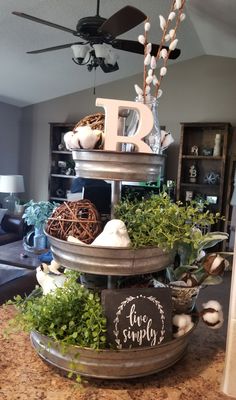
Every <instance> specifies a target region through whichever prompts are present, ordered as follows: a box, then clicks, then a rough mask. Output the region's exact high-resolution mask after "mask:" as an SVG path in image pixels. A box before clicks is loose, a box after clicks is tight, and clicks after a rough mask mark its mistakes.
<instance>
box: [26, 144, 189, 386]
mask: <svg viewBox="0 0 236 400" xmlns="http://www.w3.org/2000/svg"><path fill="white" fill-rule="evenodd" d="M72 155H73V159H74V161H75V169H76V175H77V176H79V177H84V178H97V179H105V180H109V181H111V186H112V193H111V205H112V207H111V217H113V210H114V205H115V204H116V203H117V202H118V201H119V199H120V196H121V184H122V181H133V182H139V181H155V180H157V178H158V176H159V174H160V170H161V167H162V166H163V163H164V156H161V155H156V154H145V153H122V152H110V151H101V150H93V151H85V150H78V151H73V152H72ZM47 236H48V239H49V242H50V246H51V251H52V254H53V257H54V259H55V260H56V261H57V262H59V263H60V264H61V265H63V266H64V267H66V268H69V269H73V270H76V271H79V272H83V273H87V274H96V275H101V276H102V275H103V276H104V275H106V276H107V287H108V288H110V289H112V288H113V287H114V282H113V277H115V276H129V275H139V274H147V273H151V272H157V271H160V270H163V269H164V268H166V267H167V266H168V265H169V264H170V262H171V261H172V259H171V255H170V254H168V253H164V252H163V251H162V250H161V249H159V248H141V249H132V248H115V247H98V246H88V245H80V244H74V243H70V242H66V241H63V240H60V239H57V238H55V237H52V236H50V235H47ZM191 333H192V330H191V331H189V332H188V333H187V334H185V335H183V336H181V337H179V338H177V339H173V340H171V341H168V342H166V343H164V344H160V345H158V346H154V347H143V348H133V349H122V350H113V349H105V350H92V349H88V348H80V347H77V346H69V348H67V350H66V352H62V351H61V346H60V345H59V344H58V343H55V342H54V341H53V340H52V339H49V338H48V337H46V336H43V335H41V334H39V333H37V332H32V333H31V341H32V344H33V346H34V348H35V349H36V351H37V352H38V354H39V356H40V357H42V358H43V359H44V360H46V361H47V362H48V363H50V364H51V365H53V366H56V367H58V368H60V369H61V370H64V371H73V372H75V373H77V374H80V375H83V376H90V377H95V378H106V379H128V378H134V377H140V376H145V375H150V374H153V373H155V372H158V371H160V370H163V369H165V368H167V367H169V366H171V365H173V364H174V363H176V362H177V361H178V360H179V359H180V358H181V357H182V356H183V355H184V353H185V351H186V348H187V345H188V340H189V336H190V335H191Z"/></svg>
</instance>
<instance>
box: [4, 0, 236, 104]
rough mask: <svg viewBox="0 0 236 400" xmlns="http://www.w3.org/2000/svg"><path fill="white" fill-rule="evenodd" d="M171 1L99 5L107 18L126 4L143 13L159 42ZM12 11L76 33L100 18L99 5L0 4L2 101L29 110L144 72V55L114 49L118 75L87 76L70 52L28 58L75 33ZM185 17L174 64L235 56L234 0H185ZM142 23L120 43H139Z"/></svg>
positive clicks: (70, 0)
mask: <svg viewBox="0 0 236 400" xmlns="http://www.w3.org/2000/svg"><path fill="white" fill-rule="evenodd" d="M170 3H171V1H170V0H145V1H143V0H129V1H127V0H116V1H111V0H101V2H100V15H101V16H102V17H104V18H109V17H110V16H111V15H112V14H113V13H115V12H116V11H118V10H119V9H121V8H122V7H124V6H126V5H132V6H134V7H136V8H139V9H140V10H142V11H143V12H144V13H145V14H146V15H147V16H148V17H149V18H150V22H151V31H150V35H149V39H150V40H151V41H152V42H154V43H159V41H160V37H161V30H160V27H159V18H158V16H159V14H162V15H164V16H167V15H168V12H169V7H170ZM12 11H20V12H23V13H26V14H30V15H33V16H35V17H38V18H41V19H44V20H48V21H51V22H53V23H55V24H59V25H63V26H65V27H68V28H70V29H75V27H76V24H77V22H78V20H79V19H80V18H83V17H86V16H92V15H95V14H96V0H86V1H85V0H30V1H29V0H0V54H1V62H0V101H2V102H5V103H9V104H13V105H16V106H26V105H29V104H34V103H38V102H41V101H45V100H48V99H52V98H55V97H58V96H63V95H66V94H69V93H74V92H78V91H80V90H83V89H86V88H91V87H93V86H94V85H96V86H98V85H100V84H104V83H108V82H111V81H114V80H118V79H122V78H125V77H128V76H131V75H134V74H136V73H139V72H141V71H142V69H143V57H142V55H137V54H131V53H129V52H126V51H120V50H116V53H117V54H118V56H119V59H118V64H119V70H118V71H115V72H111V73H104V72H103V71H102V70H101V69H100V68H97V70H96V72H95V71H94V70H93V71H92V72H89V71H88V70H87V68H86V66H77V65H76V64H75V63H73V62H72V51H71V49H70V48H69V47H68V48H65V49H61V50H57V51H52V52H47V53H41V54H33V55H30V54H26V52H27V51H30V50H36V49H41V48H46V47H50V46H57V45H61V44H66V43H71V42H73V41H74V39H75V41H76V40H77V39H76V38H74V37H73V36H72V35H71V33H68V32H64V31H61V30H59V29H55V28H52V27H49V26H45V25H41V24H39V23H36V22H33V21H30V20H26V19H23V18H19V17H17V16H15V15H12ZM185 11H186V14H187V18H186V20H185V21H184V22H183V24H181V27H180V29H179V32H178V35H177V36H178V38H179V43H178V47H179V48H180V49H181V55H180V57H179V58H178V59H177V60H175V61H169V63H173V62H182V61H184V60H187V59H190V58H194V57H198V56H200V55H205V54H207V55H214V56H223V57H232V58H235V57H236V24H235V15H236V1H235V0H207V1H206V0H205V1H204V0H187V3H186V9H185ZM142 33H143V26H142V24H141V25H139V26H137V27H136V28H133V29H132V30H130V31H129V32H127V33H125V34H123V35H121V36H120V37H119V38H126V39H131V40H137V36H138V35H139V34H142Z"/></svg>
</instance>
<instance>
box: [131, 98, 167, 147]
mask: <svg viewBox="0 0 236 400" xmlns="http://www.w3.org/2000/svg"><path fill="white" fill-rule="evenodd" d="M135 101H137V102H140V100H139V98H138V97H136V98H135ZM142 102H143V101H142ZM145 104H146V105H147V106H148V107H149V108H150V110H151V111H152V115H153V127H152V130H151V132H150V133H149V135H148V136H146V137H145V138H144V141H145V143H147V144H148V145H149V146H150V148H151V149H152V151H153V153H155V154H161V153H162V151H161V129H160V124H159V119H158V101H157V99H156V97H153V96H149V97H147V98H146V102H145ZM138 123H139V115H138V112H137V111H135V110H133V111H132V113H131V119H130V123H129V125H128V127H127V130H126V135H127V136H133V135H134V134H135V132H136V131H137V128H138ZM134 150H135V149H134V146H133V145H132V144H127V145H126V151H134Z"/></svg>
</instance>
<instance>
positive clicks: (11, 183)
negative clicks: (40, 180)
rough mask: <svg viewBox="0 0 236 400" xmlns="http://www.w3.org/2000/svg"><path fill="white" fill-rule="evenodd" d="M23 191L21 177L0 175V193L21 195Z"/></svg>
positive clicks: (22, 179)
mask: <svg viewBox="0 0 236 400" xmlns="http://www.w3.org/2000/svg"><path fill="white" fill-rule="evenodd" d="M24 191H25V188H24V178H23V175H0V192H1V193H22V192H24Z"/></svg>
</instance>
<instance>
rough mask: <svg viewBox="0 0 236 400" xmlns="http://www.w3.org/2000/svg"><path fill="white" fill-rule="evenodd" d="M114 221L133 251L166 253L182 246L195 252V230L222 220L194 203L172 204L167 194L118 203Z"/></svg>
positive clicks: (197, 238) (197, 234)
mask: <svg viewBox="0 0 236 400" xmlns="http://www.w3.org/2000/svg"><path fill="white" fill-rule="evenodd" d="M115 218H119V219H121V220H122V221H123V222H124V223H125V225H126V227H127V230H128V234H129V237H130V240H131V243H132V246H133V247H135V248H138V247H148V246H158V247H161V248H162V249H164V250H170V249H177V248H178V246H179V245H183V244H186V245H188V246H191V249H192V250H194V249H196V250H197V249H198V248H199V245H200V243H201V242H202V240H203V237H202V234H201V232H200V231H199V230H196V227H199V226H200V227H203V226H209V225H214V224H215V223H217V222H218V221H219V220H220V219H221V218H222V217H221V216H220V214H219V213H216V214H214V213H212V212H210V211H209V210H206V211H202V204H201V205H199V204H198V203H197V202H195V201H191V202H189V203H188V204H186V205H184V204H183V203H182V202H176V203H175V202H173V201H172V200H171V199H170V197H169V196H168V195H167V193H161V194H160V195H152V196H151V197H150V198H148V199H145V200H142V201H135V200H134V201H131V200H129V198H126V199H124V200H122V201H121V202H120V203H118V204H117V205H116V207H115ZM194 256H195V255H194Z"/></svg>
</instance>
